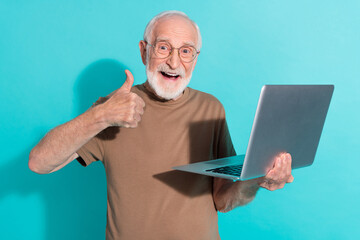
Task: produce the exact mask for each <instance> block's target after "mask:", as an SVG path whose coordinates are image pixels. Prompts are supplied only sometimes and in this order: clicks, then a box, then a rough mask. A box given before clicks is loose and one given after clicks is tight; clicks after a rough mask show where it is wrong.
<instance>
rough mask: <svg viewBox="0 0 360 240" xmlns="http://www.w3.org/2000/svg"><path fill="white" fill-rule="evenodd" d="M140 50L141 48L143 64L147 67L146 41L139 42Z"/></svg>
mask: <svg viewBox="0 0 360 240" xmlns="http://www.w3.org/2000/svg"><path fill="white" fill-rule="evenodd" d="M139 48H140V55H141V60H142V62H143V64H144V65H146V42H145V41H144V40H141V41H140V42H139Z"/></svg>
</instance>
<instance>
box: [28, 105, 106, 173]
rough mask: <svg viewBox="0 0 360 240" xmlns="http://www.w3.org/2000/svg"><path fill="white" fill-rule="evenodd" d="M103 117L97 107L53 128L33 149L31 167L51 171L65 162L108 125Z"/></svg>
mask: <svg viewBox="0 0 360 240" xmlns="http://www.w3.org/2000/svg"><path fill="white" fill-rule="evenodd" d="M102 119H103V118H102V115H101V111H99V109H98V108H96V107H95V108H92V109H90V110H88V111H87V112H85V113H84V114H82V115H80V116H78V117H77V118H75V119H73V120H71V121H69V122H67V123H64V124H62V125H60V126H58V127H56V128H54V129H52V130H51V131H50V132H49V133H48V134H46V136H45V137H44V138H43V139H42V140H41V141H40V142H39V143H38V144H37V145H36V146H35V147H34V148H33V150H32V151H31V153H30V157H29V167H30V169H31V170H33V171H35V172H37V173H49V172H51V171H53V170H54V169H56V168H57V167H58V166H60V165H62V164H64V163H65V161H67V160H68V159H69V158H70V157H71V156H72V155H73V154H74V153H75V152H76V151H77V150H78V149H79V148H80V147H81V146H83V145H84V144H85V143H86V142H88V141H89V140H90V139H91V138H92V137H94V136H95V135H96V134H98V133H99V132H100V131H102V130H103V129H104V128H106V127H107V125H106V124H105V123H104V121H103V120H102Z"/></svg>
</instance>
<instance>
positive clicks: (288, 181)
mask: <svg viewBox="0 0 360 240" xmlns="http://www.w3.org/2000/svg"><path fill="white" fill-rule="evenodd" d="M293 181H294V177H293V175H291V176H290V177H289V179H288V180H287V181H286V182H287V183H292V182H293Z"/></svg>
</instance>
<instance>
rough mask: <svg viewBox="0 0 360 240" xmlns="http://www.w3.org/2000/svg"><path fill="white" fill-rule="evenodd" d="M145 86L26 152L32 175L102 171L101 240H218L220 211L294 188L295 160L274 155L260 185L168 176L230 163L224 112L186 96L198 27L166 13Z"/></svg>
mask: <svg viewBox="0 0 360 240" xmlns="http://www.w3.org/2000/svg"><path fill="white" fill-rule="evenodd" d="M139 47H140V53H141V58H142V61H143V63H144V64H145V65H146V73H147V81H146V82H145V83H144V84H142V85H137V86H134V87H132V85H133V81H134V79H133V76H132V74H131V73H130V71H128V70H126V71H125V72H126V75H127V78H126V81H125V83H124V84H123V86H122V87H121V88H120V89H118V90H116V91H114V92H113V93H112V94H110V95H109V96H108V97H106V98H100V99H99V100H98V102H97V103H96V104H95V106H93V107H92V108H90V109H89V110H88V111H86V112H85V113H83V114H82V115H80V116H78V117H77V118H75V119H73V120H71V121H69V122H67V123H65V124H63V125H60V126H58V127H56V128H55V129H53V130H51V131H50V132H49V133H48V134H47V135H46V136H45V137H44V138H43V139H42V140H41V141H40V143H39V144H38V145H37V146H35V147H34V149H33V150H32V151H31V153H30V159H29V167H30V169H31V170H32V171H34V172H37V173H42V174H43V173H51V172H54V171H57V170H59V169H61V168H62V167H64V166H65V165H67V164H68V163H69V162H71V161H73V160H74V159H77V160H78V161H79V162H80V163H81V164H82V165H84V166H87V165H89V164H91V163H92V162H94V161H101V162H102V163H103V164H104V167H105V170H106V176H107V185H108V187H107V189H108V209H107V214H108V216H107V228H106V239H137V240H140V239H157V240H158V239H196V240H199V239H204V240H205V239H206V240H209V239H220V237H219V232H218V225H217V221H218V219H217V210H218V211H222V212H226V211H229V210H231V209H233V208H235V207H237V206H240V205H244V204H246V203H248V202H250V201H251V200H252V199H253V198H254V197H255V194H256V192H257V190H258V189H259V187H264V188H267V189H269V190H275V189H279V188H282V187H283V186H284V185H285V183H287V182H292V180H293V177H292V175H291V156H290V155H289V154H287V153H283V154H281V155H279V156H278V158H277V159H276V161H275V164H274V167H273V169H272V170H270V171H269V172H268V174H267V175H266V176H265V177H262V178H258V179H252V180H248V181H239V182H235V183H234V182H232V181H228V180H224V179H220V178H211V177H207V176H202V175H197V174H191V173H185V172H178V171H171V167H172V166H176V165H183V164H187V163H190V162H194V161H202V160H210V159H215V158H221V157H226V156H231V155H235V150H234V147H233V145H232V142H231V139H230V134H229V132H228V128H227V125H226V121H225V112H224V109H223V107H222V105H221V103H220V102H219V101H218V100H217V99H216V98H214V97H213V96H211V95H209V94H206V93H203V92H200V91H197V90H194V89H191V88H188V87H187V85H188V83H189V81H190V79H191V74H192V72H193V70H194V68H195V65H196V62H197V56H198V54H199V53H200V47H201V36H200V32H199V28H198V26H197V25H196V24H195V23H194V22H193V21H192V20H190V19H189V18H188V17H187V16H186V15H185V14H184V13H181V12H177V11H168V12H163V13H161V14H159V15H157V16H156V17H154V18H153V19H152V20H151V21H150V22H149V24H148V25H147V27H146V29H145V33H144V40H142V41H140V43H139Z"/></svg>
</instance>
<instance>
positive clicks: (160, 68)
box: [156, 63, 185, 78]
mask: <svg viewBox="0 0 360 240" xmlns="http://www.w3.org/2000/svg"><path fill="white" fill-rule="evenodd" d="M156 70H157V71H159V72H165V73H170V74H176V75H179V76H180V77H182V78H183V77H185V69H183V68H181V67H179V68H176V69H170V67H169V66H168V65H167V64H165V63H162V64H160V65H159V66H158V67H157V69H156Z"/></svg>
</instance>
